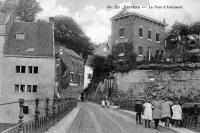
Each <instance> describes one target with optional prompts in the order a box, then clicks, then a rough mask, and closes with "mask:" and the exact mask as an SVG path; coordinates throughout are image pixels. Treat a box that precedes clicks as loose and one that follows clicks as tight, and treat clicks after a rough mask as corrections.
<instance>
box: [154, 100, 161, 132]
mask: <svg viewBox="0 0 200 133" xmlns="http://www.w3.org/2000/svg"><path fill="white" fill-rule="evenodd" d="M152 106H153V114H152V115H153V120H154V122H155V127H154V128H155V129H157V128H158V123H159V121H160V119H161V106H162V102H161V101H160V100H159V98H158V97H156V98H155V100H154V101H152Z"/></svg>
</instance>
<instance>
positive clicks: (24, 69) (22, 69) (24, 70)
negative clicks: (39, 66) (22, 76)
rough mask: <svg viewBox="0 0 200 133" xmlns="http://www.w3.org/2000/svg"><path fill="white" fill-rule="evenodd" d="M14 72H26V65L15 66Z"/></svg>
mask: <svg viewBox="0 0 200 133" xmlns="http://www.w3.org/2000/svg"><path fill="white" fill-rule="evenodd" d="M16 73H26V66H18V65H17V66H16Z"/></svg>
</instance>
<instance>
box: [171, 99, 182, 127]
mask: <svg viewBox="0 0 200 133" xmlns="http://www.w3.org/2000/svg"><path fill="white" fill-rule="evenodd" d="M172 112H173V115H172V120H174V126H175V127H177V126H180V122H181V120H182V108H181V105H179V101H178V100H177V101H176V102H175V104H174V105H173V106H172Z"/></svg>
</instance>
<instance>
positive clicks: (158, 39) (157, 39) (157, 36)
mask: <svg viewBox="0 0 200 133" xmlns="http://www.w3.org/2000/svg"><path fill="white" fill-rule="evenodd" d="M159 36H160V35H159V33H156V41H158V42H159V41H160V38H159Z"/></svg>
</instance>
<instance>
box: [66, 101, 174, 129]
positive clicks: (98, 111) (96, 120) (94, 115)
mask: <svg viewBox="0 0 200 133" xmlns="http://www.w3.org/2000/svg"><path fill="white" fill-rule="evenodd" d="M79 107H80V111H79V113H78V114H77V116H76V118H75V119H74V121H73V122H72V124H71V126H70V128H69V129H68V130H67V131H66V133H160V132H163V133H172V132H173V131H170V130H168V129H165V128H159V129H157V130H155V129H153V127H152V128H145V127H144V125H136V122H135V119H133V118H130V117H128V116H126V115H124V114H121V113H119V112H118V111H115V110H112V109H108V108H103V107H101V106H100V105H96V104H94V103H89V102H85V103H79ZM63 126H64V125H63Z"/></svg>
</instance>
